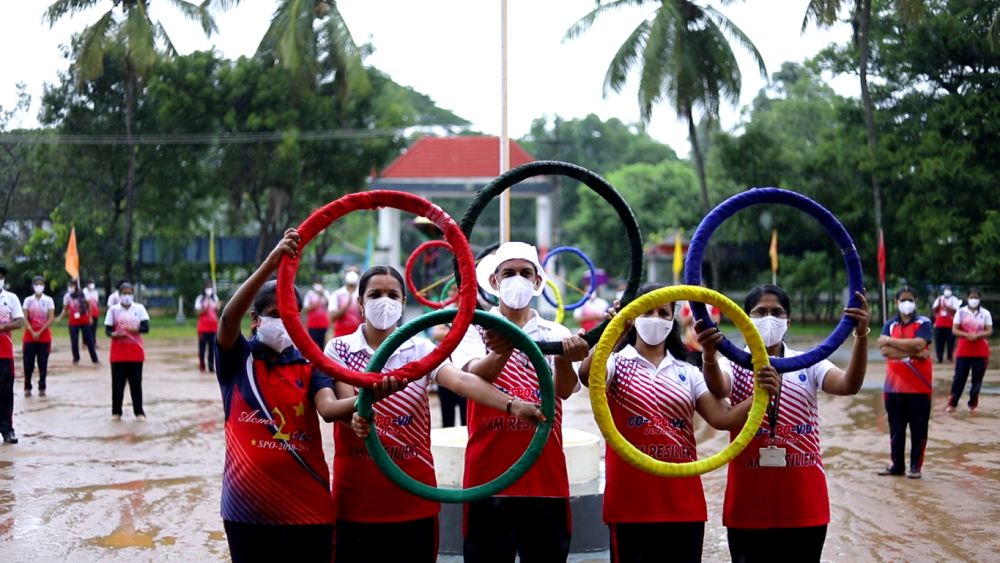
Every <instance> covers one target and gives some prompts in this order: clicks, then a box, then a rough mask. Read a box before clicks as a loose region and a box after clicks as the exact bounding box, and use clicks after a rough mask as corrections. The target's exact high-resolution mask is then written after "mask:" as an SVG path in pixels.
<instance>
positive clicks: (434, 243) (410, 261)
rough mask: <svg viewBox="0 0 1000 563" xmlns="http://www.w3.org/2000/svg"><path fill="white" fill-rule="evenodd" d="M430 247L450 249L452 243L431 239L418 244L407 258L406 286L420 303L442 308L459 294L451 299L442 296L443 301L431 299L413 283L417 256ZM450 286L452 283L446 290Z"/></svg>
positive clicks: (453, 300) (432, 307) (452, 301)
mask: <svg viewBox="0 0 1000 563" xmlns="http://www.w3.org/2000/svg"><path fill="white" fill-rule="evenodd" d="M430 248H447V249H448V250H449V251H450V250H451V245H450V244H448V242H447V241H443V240H429V241H427V242H425V243H422V244H421V245H420V246H418V247H417V248H416V250H414V251H413V254H410V257H409V258H407V259H406V268H405V272H406V286H407V287H408V288H409V289H410V294H411V295H413V298H414V299H416V300H417V303H420V304H421V305H423V306H424V307H430V308H431V309H441V308H443V307H447V306H448V305H451V304H452V303H454V302H456V301H458V296H457V295H456V296H455V297H452V298H451V299H446V298H445V297H444V296H442V297H441V301H431V300H430V299H427V298H426V297H424V296H423V295H421V294H420V290H418V289H417V284H415V283H413V266H414V265H416V263H417V257H418V256H420V255H421V254H423V253H424V252H426V251H427V250H428V249H430ZM452 280H454V278H452ZM449 287H451V283H449V284H448V285H446V286H445V290H447V289H448V288H449ZM445 295H447V292H445Z"/></svg>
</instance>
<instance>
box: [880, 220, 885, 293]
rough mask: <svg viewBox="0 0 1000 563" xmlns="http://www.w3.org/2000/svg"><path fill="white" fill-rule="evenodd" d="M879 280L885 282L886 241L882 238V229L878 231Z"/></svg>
mask: <svg viewBox="0 0 1000 563" xmlns="http://www.w3.org/2000/svg"><path fill="white" fill-rule="evenodd" d="M878 281H879V283H881V284H883V285H884V284H885V241H884V240H883V238H882V231H879V232H878Z"/></svg>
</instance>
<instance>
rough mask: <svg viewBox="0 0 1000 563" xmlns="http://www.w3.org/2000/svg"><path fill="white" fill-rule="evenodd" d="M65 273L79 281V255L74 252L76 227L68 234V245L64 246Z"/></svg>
mask: <svg viewBox="0 0 1000 563" xmlns="http://www.w3.org/2000/svg"><path fill="white" fill-rule="evenodd" d="M66 273H68V274H69V275H70V277H71V278H73V279H74V280H78V279H80V255H79V254H78V253H77V252H76V227H73V228H72V229H71V230H70V232H69V244H68V245H67V246H66Z"/></svg>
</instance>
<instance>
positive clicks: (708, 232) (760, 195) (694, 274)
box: [684, 188, 865, 373]
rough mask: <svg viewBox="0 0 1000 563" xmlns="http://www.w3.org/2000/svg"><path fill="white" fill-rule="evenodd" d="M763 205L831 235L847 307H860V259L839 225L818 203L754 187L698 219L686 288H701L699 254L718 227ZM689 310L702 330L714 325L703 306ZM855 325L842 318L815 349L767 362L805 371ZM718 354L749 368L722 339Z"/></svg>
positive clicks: (785, 370)
mask: <svg viewBox="0 0 1000 563" xmlns="http://www.w3.org/2000/svg"><path fill="white" fill-rule="evenodd" d="M764 203H777V204H781V205H788V206H790V207H794V208H796V209H799V210H801V211H805V212H806V213H808V214H809V215H811V216H812V217H813V218H815V219H816V220H817V221H819V223H820V225H822V226H823V228H825V229H826V230H827V232H828V233H830V234H831V235H832V236H833V240H835V241H836V242H837V246H838V247H840V250H841V251H842V252H843V253H844V263H845V264H846V265H847V282H848V288H849V290H850V296H849V297H848V301H847V306H848V307H860V306H861V300H860V299H858V297H857V295H856V293H860V294H862V295H864V293H865V279H864V274H863V273H862V271H861V257H860V256H859V255H858V249H857V248H855V247H854V241H853V240H852V239H851V235H849V234H847V230H846V229H844V226H843V225H841V224H840V221H838V220H837V218H836V217H834V216H833V214H832V213H830V212H829V211H827V210H826V209H825V208H824V207H823V206H821V205H820V204H818V203H816V202H815V201H813V200H811V199H809V198H807V197H805V196H804V195H801V194H797V193H795V192H790V191H788V190H781V189H778V188H755V189H752V190H749V191H746V192H743V193H741V194H737V195H734V196H733V197H731V198H729V199H727V200H726V201H724V202H722V203H720V204H719V205H718V207H716V208H715V209H713V210H712V212H711V213H709V214H708V216H707V217H705V218H704V219H702V221H701V224H700V225H698V229H697V230H696V231H695V232H694V236H693V237H692V238H691V244H690V246H689V247H688V255H687V261H686V262H685V264H684V283H686V284H688V285H701V261H702V255H703V254H704V253H705V246H706V245H707V244H708V239H710V238H711V237H712V233H714V232H715V230H716V229H717V228H719V225H721V224H722V222H723V221H725V220H726V219H728V218H730V217H732V216H733V215H734V214H736V212H737V211H741V210H743V209H746V208H748V207H751V206H753V205H760V204H764ZM691 311H692V312H693V313H694V317H695V318H696V319H698V320H700V321H702V323H703V324H704V328H711V327H714V326H715V323H713V322H712V319H711V317H709V315H708V310H707V309H705V305H703V304H702V303H697V302H692V303H691ZM857 324H858V323H857V321H855V320H854V319H852V318H850V317H848V316H846V315H845V316H844V317H843V318H842V319H840V324H838V325H837V328H836V329H834V331H833V333H831V334H830V336H828V337H827V338H826V340H824V341H823V342H822V343H821V344H820V345H819V346H817V347H815V348H813V349H812V350H810V351H808V352H806V353H805V354H802V355H800V356H795V357H792V358H772V360H771V362H772V364H773V365H774V368H775V369H776V370H778V371H779V372H781V373H788V372H792V371H799V370H801V369H805V368H807V367H809V366H811V365H814V364H816V363H818V362H820V361H822V360H825V359H826V358H829V357H830V354H833V353H834V352H835V351H836V350H837V348H840V346H841V345H842V344H843V343H844V341H845V340H847V337H848V336H849V335H850V334H851V331H852V330H854V327H855V326H857ZM719 351H720V352H722V355H723V356H725V357H727V358H729V359H730V360H732V361H733V362H735V363H736V364H738V365H740V366H743V367H750V365H751V360H750V354H747V353H746V352H744V351H743V350H740V349H739V348H737V347H736V346H735V345H734V344H733V343H732V342H730V341H729V340H728V339H726V338H723V339H722V342H721V343H720V344H719Z"/></svg>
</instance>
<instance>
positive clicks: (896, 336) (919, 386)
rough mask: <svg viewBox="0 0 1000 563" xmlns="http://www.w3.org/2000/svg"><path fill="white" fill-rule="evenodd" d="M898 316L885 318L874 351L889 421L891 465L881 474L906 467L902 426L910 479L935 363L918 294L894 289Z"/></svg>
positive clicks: (916, 466)
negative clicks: (879, 359)
mask: <svg viewBox="0 0 1000 563" xmlns="http://www.w3.org/2000/svg"><path fill="white" fill-rule="evenodd" d="M896 310H897V311H899V314H898V315H896V316H895V317H893V318H891V319H889V320H888V321H886V323H885V326H884V327H882V336H880V337H879V339H878V349H879V351H880V352H882V355H883V356H885V358H886V364H885V385H884V387H883V396H884V398H885V412H886V415H887V418H888V419H889V443H890V450H891V457H892V465H890V466H889V467H886V468H885V469H883V470H882V471H880V472H879V475H902V474H903V473H904V471H905V468H906V463H905V461H904V459H905V458H904V453H905V450H906V427H907V426H909V427H910V471H909V473H907V474H906V476H907V477H909V478H910V479H919V478H920V468H921V465H923V462H924V447H925V446H926V445H927V423H928V422H929V421H930V417H931V393H932V391H933V388H932V383H933V381H934V366H933V364H932V363H931V359H930V348H929V346H930V342H931V338H932V335H933V333H934V331H933V329H932V328H931V324H932V323H931V320H930V319H928V318H927V317H925V316H923V315H917V314H916V310H917V292H916V291H914V290H913V288H912V287H909V286H903V287H901V288H900V289H899V291H897V292H896Z"/></svg>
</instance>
